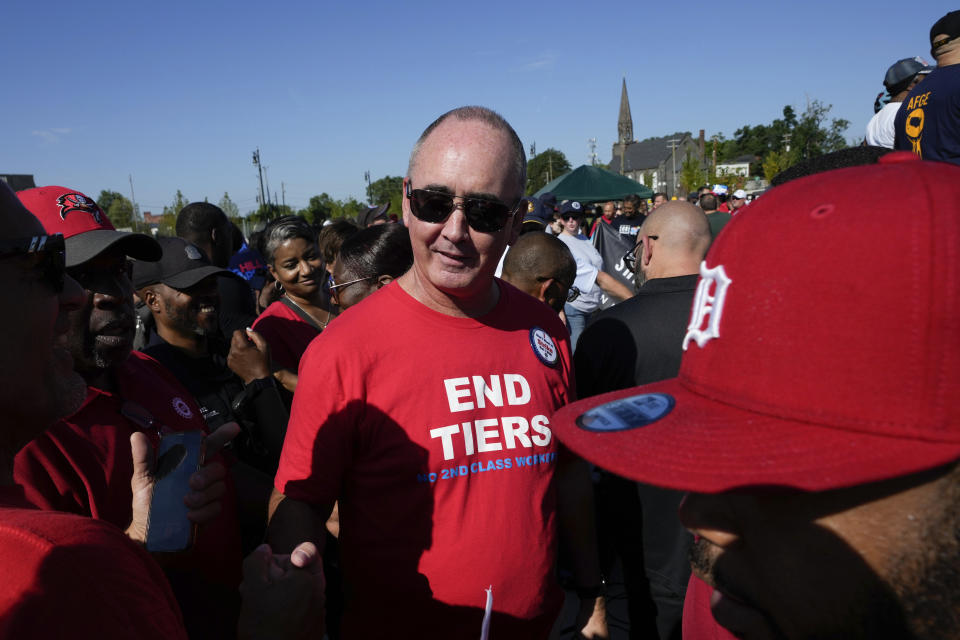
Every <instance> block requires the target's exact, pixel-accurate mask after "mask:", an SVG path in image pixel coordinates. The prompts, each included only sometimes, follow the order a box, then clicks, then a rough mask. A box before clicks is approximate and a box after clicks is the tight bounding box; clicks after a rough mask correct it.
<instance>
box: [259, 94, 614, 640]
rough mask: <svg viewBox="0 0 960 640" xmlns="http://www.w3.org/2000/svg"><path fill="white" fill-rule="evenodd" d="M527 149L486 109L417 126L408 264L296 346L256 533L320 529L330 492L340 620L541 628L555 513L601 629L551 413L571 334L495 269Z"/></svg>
mask: <svg viewBox="0 0 960 640" xmlns="http://www.w3.org/2000/svg"><path fill="white" fill-rule="evenodd" d="M504 159H507V160H506V161H505V160H504ZM525 166H526V163H525V161H524V153H523V146H522V145H521V143H520V140H519V138H517V135H516V133H515V132H514V131H513V129H512V128H511V127H510V125H509V124H508V123H507V122H506V121H505V120H503V118H502V117H500V116H499V115H498V114H496V113H494V112H492V111H490V110H488V109H484V108H481V107H465V108H461V109H456V110H454V111H451V112H449V113H447V114H445V115H444V116H441V117H440V118H439V119H438V120H437V121H436V122H434V124H432V125H431V126H430V127H428V128H427V130H426V131H425V132H424V134H423V135H422V136H421V138H420V140H419V141H418V142H417V144H416V146H415V147H414V152H413V154H412V157H411V161H410V167H409V169H408V173H407V177H406V178H405V180H404V191H405V198H404V201H403V218H404V223H405V224H406V225H407V227H408V228H409V230H410V239H411V244H412V248H413V255H414V263H413V266H412V268H411V269H410V271H408V272H407V273H406V274H404V275H403V276H401V277H400V278H398V279H397V280H395V281H394V282H393V283H391V284H390V285H388V286H386V287H383V288H382V289H380V290H379V291H377V292H376V293H374V294H372V295H371V296H369V297H368V298H366V299H365V300H363V301H362V302H360V303H359V304H357V305H355V306H353V307H351V308H350V309H348V310H347V311H346V312H344V313H343V314H342V315H341V316H339V317H338V318H337V319H336V320H334V321H333V322H331V324H330V325H329V327H328V328H327V330H326V331H324V333H322V334H321V335H320V336H319V337H318V338H317V339H315V340H314V341H313V343H311V345H310V347H309V348H308V349H307V351H306V353H305V355H304V357H303V360H302V362H301V365H300V381H299V384H298V386H297V391H296V394H295V396H294V402H293V410H292V413H291V417H290V425H289V428H288V430H287V438H286V441H285V443H284V448H283V453H282V455H281V459H280V468H279V471H278V473H277V477H276V481H275V493H274V498H273V499H272V500H271V523H270V540H271V542H273V543H275V546H277V547H278V548H279V549H280V550H281V551H283V550H286V549H287V548H289V547H290V546H291V545H292V544H293V543H294V542H296V541H297V540H302V539H307V540H314V541H319V540H320V539H321V534H322V530H323V523H324V521H325V520H326V518H327V516H328V515H329V514H330V512H331V509H332V507H333V505H334V502H335V501H338V504H339V518H340V543H341V562H342V566H343V574H344V586H345V593H346V606H345V612H344V619H343V635H344V637H365V638H366V637H391V638H410V637H427V638H432V637H450V638H461V637H480V638H487V637H491V638H546V637H547V635H548V634H549V632H550V629H551V627H552V624H553V621H554V619H555V617H556V615H557V612H558V610H559V606H560V601H561V595H562V594H561V592H560V590H559V588H558V585H557V584H556V579H555V577H554V575H555V574H554V564H555V560H556V552H557V545H558V536H557V532H558V530H560V531H562V532H564V533H565V534H569V540H568V542H569V549H570V551H571V554H572V556H573V559H572V561H571V564H572V569H573V570H574V573H575V580H576V586H577V587H579V588H580V592H581V596H582V601H583V606H582V607H581V617H580V624H581V626H582V625H584V624H586V623H587V620H588V619H589V620H590V626H587V627H586V628H585V629H584V632H585V634H586V635H587V637H595V635H594V634H597V635H599V636H601V637H605V633H606V623H605V620H604V619H603V616H604V613H603V602H602V599H601V598H599V597H598V596H599V592H600V584H601V582H600V574H599V569H598V562H597V558H596V551H595V540H594V534H593V515H592V505H591V503H590V500H592V495H591V491H590V484H589V478H588V476H587V474H586V468H585V467H584V465H583V464H582V462H581V461H579V460H575V459H573V458H571V457H570V455H569V453H568V452H566V451H565V450H563V449H562V448H558V447H557V445H556V441H555V440H554V438H553V436H552V432H551V428H550V416H551V415H552V413H553V411H554V410H555V409H557V408H558V407H560V406H562V405H563V404H565V403H566V402H568V401H570V400H571V399H572V397H573V392H572V388H571V387H572V379H571V372H570V346H569V338H568V335H567V333H566V330H565V329H564V327H563V325H562V324H561V322H560V320H559V318H558V317H557V315H556V314H555V313H553V312H552V311H551V310H550V309H549V308H548V307H546V306H545V305H543V304H541V303H540V302H538V301H537V300H535V299H533V298H531V297H530V296H527V295H526V294H524V293H522V292H520V291H518V290H517V289H515V288H514V287H512V286H510V285H508V284H506V283H504V282H502V281H500V280H496V279H495V278H494V276H493V273H494V270H495V268H496V265H497V260H498V258H499V257H500V255H501V254H502V253H503V251H504V248H505V247H506V245H507V243H508V241H509V240H515V239H516V237H517V233H518V230H519V227H520V225H521V219H522V214H518V210H520V207H521V205H522V204H523V202H524V201H523V200H522V195H523V185H524V183H525V180H524V167H525ZM384 318H390V320H391V322H393V323H395V324H396V325H397V326H400V327H404V331H403V335H402V336H396V335H393V334H389V333H387V332H384V331H383V320H384ZM334 381H335V382H334ZM588 507H589V508H588ZM374 614H375V615H374Z"/></svg>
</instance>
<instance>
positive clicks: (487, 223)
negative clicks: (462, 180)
mask: <svg viewBox="0 0 960 640" xmlns="http://www.w3.org/2000/svg"><path fill="white" fill-rule="evenodd" d="M407 198H408V199H409V200H410V211H411V212H412V213H413V215H415V216H416V217H417V218H418V219H419V220H423V221H424V222H431V223H435V224H436V223H440V222H444V221H445V220H446V219H447V218H448V217H450V214H451V213H453V210H454V209H455V208H456V207H457V204H456V202H454V198H460V199H461V200H462V202H463V204H462V205H460V207H461V208H462V209H463V215H464V216H466V218H467V224H468V225H470V228H471V229H473V230H474V231H483V232H485V233H493V232H495V231H500V230H501V229H503V227H504V225H506V224H507V220H508V219H509V218H510V216H512V215H513V214H514V213H516V212H517V209H518V208H520V206H521V205H522V204H523V203H524V202H525V200H524V199H523V198H520V199H519V200H518V201H517V202H516V203H514V204H513V205H512V206H510V205H506V204H504V203H502V202H499V201H497V200H484V199H483V198H470V197H466V196H464V197H461V196H455V195H453V194H451V193H447V192H445V191H431V190H429V189H411V188H410V183H409V182H407Z"/></svg>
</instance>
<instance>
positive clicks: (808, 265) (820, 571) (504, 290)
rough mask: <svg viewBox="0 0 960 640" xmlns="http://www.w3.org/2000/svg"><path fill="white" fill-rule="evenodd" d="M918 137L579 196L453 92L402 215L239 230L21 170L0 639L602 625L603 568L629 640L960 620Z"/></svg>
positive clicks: (944, 198) (9, 268) (497, 633)
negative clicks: (743, 174) (745, 178)
mask: <svg viewBox="0 0 960 640" xmlns="http://www.w3.org/2000/svg"><path fill="white" fill-rule="evenodd" d="M958 25H960V12H953V13H951V14H948V16H946V17H945V18H944V19H943V20H941V21H939V22H938V23H937V25H935V27H934V30H933V31H932V32H931V42H932V43H933V45H934V54H935V56H936V57H937V58H938V62H940V64H941V65H945V62H944V60H945V58H943V57H941V56H940V55H939V53H940V52H941V51H942V50H944V49H950V48H951V47H953V46H954V40H955V39H956V38H957V37H958V35H960V26H958ZM958 46H960V45H958ZM898 64H899V63H898ZM901 66H903V65H901ZM943 71H945V72H949V70H948V69H943ZM935 73H938V72H937V71H934V72H933V73H931V74H930V78H929V79H927V80H924V81H923V83H929V82H931V80H933V76H934V74H935ZM911 82H913V83H914V84H913V85H911V87H912V88H904V91H907V93H908V98H907V99H908V100H909V99H910V98H909V96H910V95H913V93H912V91H913V90H914V89H916V88H917V86H922V83H921V84H920V85H918V84H916V83H915V82H914V80H911ZM901 83H902V79H901ZM938 86H939V85H938ZM908 89H910V90H908ZM935 98H936V96H933V97H928V98H927V99H925V100H926V101H925V102H923V105H922V106H921V107H918V108H928V109H929V108H930V107H931V105H934V103H935V102H936V100H935ZM901 111H902V110H901ZM954 115H957V112H956V111H954ZM900 119H901V117H900V115H897V116H896V120H897V121H898V122H899V121H900ZM931 121H932V116H930V117H928V118H927V120H926V125H925V126H927V127H929V126H930V122H931ZM909 122H910V120H909V117H908V119H907V126H908V127H909V126H910V125H909ZM940 122H941V124H940V128H939V129H938V131H939V132H940V134H939V135H938V136H937V137H936V139H937V140H942V139H943V138H944V137H945V132H948V131H949V125H944V124H943V121H942V120H941V121H940ZM927 140H928V139H927V137H926V135H924V137H923V139H922V140H918V141H917V145H918V146H917V147H915V148H912V149H911V150H910V151H912V153H911V152H908V153H904V152H892V151H890V150H889V149H883V148H880V147H878V146H866V147H858V148H854V149H849V150H845V151H844V152H840V153H837V154H831V155H828V156H823V157H820V158H816V159H814V160H812V161H809V162H806V163H801V164H799V165H795V166H794V167H792V168H791V169H790V171H789V172H788V173H785V174H782V175H781V176H779V177H778V179H777V180H776V181H775V184H776V186H774V187H773V188H772V189H771V190H769V192H767V193H765V194H764V195H763V197H762V198H760V199H758V200H757V201H756V202H750V203H747V200H748V199H747V197H746V194H745V193H743V192H740V191H735V192H734V193H732V194H730V197H729V198H727V197H726V195H727V194H726V193H725V192H724V191H723V190H718V189H716V188H711V187H705V188H704V189H701V190H700V192H699V193H697V194H693V195H694V196H695V197H693V198H691V199H692V200H695V202H693V201H687V200H688V199H687V198H683V199H679V200H670V199H668V198H667V197H666V195H665V194H654V196H653V198H651V200H650V202H647V201H646V200H645V199H643V198H639V197H637V196H635V195H628V196H627V197H625V198H623V199H622V200H619V201H609V202H602V203H584V202H578V201H574V200H561V201H560V202H557V199H556V198H555V197H554V196H552V195H551V194H544V195H542V196H541V197H539V198H525V197H524V196H523V189H524V185H525V184H526V180H525V170H526V157H525V154H524V149H523V145H522V144H521V142H520V139H519V137H518V136H517V134H516V132H515V131H514V130H513V128H512V127H511V126H510V124H509V123H507V122H506V120H504V119H503V118H502V117H501V116H500V115H498V114H497V113H495V112H493V111H491V110H489V109H487V108H484V107H462V108H458V109H454V110H452V111H450V112H447V113H445V114H443V115H442V116H440V117H439V118H438V119H437V120H435V121H434V122H433V123H432V124H430V125H429V126H428V127H427V128H426V129H425V130H424V132H423V133H422V135H421V136H420V138H419V139H418V140H417V141H416V143H415V145H414V147H413V150H412V152H411V155H410V160H409V166H408V167H407V170H406V177H405V178H404V181H403V198H402V218H398V219H397V220H396V221H392V220H391V219H390V218H389V216H388V215H387V208H386V207H371V208H369V209H367V210H365V211H364V212H363V213H362V215H361V216H360V218H359V219H358V220H356V221H342V220H341V221H338V222H335V223H332V224H328V225H326V226H322V227H320V228H316V227H314V226H312V225H310V224H309V223H307V222H306V221H305V220H303V219H301V218H298V217H296V216H287V217H283V218H279V219H277V220H273V221H271V222H270V223H269V224H267V225H266V227H265V228H263V229H262V230H260V231H259V232H258V233H257V234H255V237H251V238H244V237H243V235H242V234H241V233H240V232H239V230H238V229H237V228H236V226H235V225H233V224H232V223H231V222H230V220H229V219H228V218H227V217H226V215H224V213H223V211H221V210H220V209H219V208H217V207H216V206H213V205H210V204H207V203H193V204H190V205H188V206H186V207H185V208H184V209H183V210H182V211H180V212H179V215H178V218H177V224H176V233H177V237H159V238H152V237H150V236H149V235H145V234H140V233H134V232H126V231H119V230H117V229H115V228H114V227H113V225H112V224H111V222H110V220H109V219H108V218H107V216H106V215H105V214H104V212H103V211H102V210H101V208H100V207H99V206H98V205H97V204H96V202H94V201H93V200H92V199H90V198H89V197H87V196H86V195H84V194H83V193H82V192H81V191H79V190H76V189H72V188H66V187H59V186H45V187H39V188H34V189H29V190H26V191H21V192H19V193H17V194H14V193H13V192H12V191H10V190H9V188H7V187H6V186H5V185H0V217H2V219H3V221H4V223H5V224H4V225H3V226H2V227H0V234H2V236H3V237H2V242H0V280H2V282H3V284H4V286H3V287H2V289H0V291H2V294H0V295H2V296H4V300H5V302H6V308H7V313H5V314H4V318H3V320H2V322H3V323H4V331H3V332H2V333H0V336H2V337H0V340H2V341H3V344H2V346H3V349H2V351H0V353H2V354H3V356H2V357H3V358H5V360H4V362H5V364H6V366H5V367H4V368H3V371H4V373H3V378H2V384H0V397H2V401H3V403H4V406H5V407H6V411H5V412H4V417H3V418H2V423H3V424H2V426H0V433H2V434H3V437H2V438H0V453H2V454H3V455H2V458H0V460H2V462H3V465H4V466H3V468H2V470H3V477H2V483H0V556H2V558H3V564H4V567H5V569H6V572H5V579H4V581H3V583H2V585H0V637H3V638H22V637H38V638H55V637H80V638H93V637H98V638H100V637H106V638H113V637H146V638H153V637H156V638H165V639H168V638H186V637H191V638H235V637H240V638H321V637H323V636H324V634H326V635H327V636H328V637H330V638H340V637H342V638H347V639H349V638H387V637H389V638H413V637H417V638H439V637H444V638H461V637H463V638H466V637H470V638H475V637H480V638H481V640H488V639H500V638H518V639H519V638H524V639H525V638H548V637H552V638H556V637H560V636H561V635H562V634H568V635H572V636H575V637H585V638H610V637H612V636H613V635H615V632H617V631H619V630H621V629H619V628H615V627H618V626H619V625H620V621H619V620H618V621H617V623H616V625H615V624H614V619H613V616H611V615H608V606H607V605H608V596H610V593H611V591H610V588H611V587H612V586H613V585H612V584H608V580H607V577H608V576H611V575H613V574H614V573H617V574H618V575H620V576H622V588H623V591H624V594H625V598H626V603H627V613H628V616H627V619H628V621H627V622H625V623H624V625H625V626H627V627H628V629H629V631H628V633H629V636H630V637H631V638H664V639H666V638H669V639H674V638H680V637H681V636H682V637H684V638H694V639H703V638H706V639H709V638H729V637H738V638H750V639H754V638H756V639H761V638H770V639H776V638H814V637H816V638H825V637H830V638H957V637H960V597H958V595H957V594H958V591H957V587H958V583H960V467H958V461H960V323H958V322H960V321H958V318H960V288H958V286H957V283H958V282H960V214H958V212H957V211H955V209H956V208H957V206H958V203H960V167H957V166H956V164H957V162H956V160H954V162H953V163H950V162H941V161H934V160H942V159H945V158H942V157H937V156H936V155H935V153H931V152H929V151H928V150H927V147H925V146H924V145H925V144H926V142H927ZM917 156H922V159H921V158H918V157H917ZM864 193H869V194H871V196H872V197H871V198H868V199H865V198H864V197H863V194H864ZM905 203H906V205H907V209H906V210H905V208H904V206H905ZM594 207H596V208H594ZM905 211H906V212H905ZM591 219H592V225H591V224H590V223H591ZM588 228H589V236H588V235H587V234H586V233H584V232H585V230H587V229H588ZM604 243H610V245H609V246H612V247H614V248H613V249H612V250H608V249H603V247H602V246H601V245H603V244H604ZM598 247H600V250H598ZM878 247H890V248H891V251H889V252H888V253H889V255H890V256H891V257H893V256H896V257H897V258H899V259H897V260H893V259H883V258H878V253H877V248H878ZM894 249H899V250H894ZM601 251H603V252H605V253H606V254H608V255H612V256H614V258H613V259H608V258H606V257H605V256H604V255H601ZM135 347H136V348H135ZM191 443H194V444H191ZM200 443H202V444H200ZM191 447H193V448H191ZM691 567H692V569H691ZM565 602H566V606H567V608H569V609H571V621H570V624H569V626H568V627H567V628H565V629H561V628H560V627H561V626H562V625H561V624H559V623H558V616H560V613H561V610H562V608H563V607H564V603H565Z"/></svg>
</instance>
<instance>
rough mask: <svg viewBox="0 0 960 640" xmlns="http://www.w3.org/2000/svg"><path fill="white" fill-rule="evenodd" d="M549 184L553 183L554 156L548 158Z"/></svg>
mask: <svg viewBox="0 0 960 640" xmlns="http://www.w3.org/2000/svg"><path fill="white" fill-rule="evenodd" d="M547 167H548V168H547V182H551V181H553V156H552V155H551V156H547Z"/></svg>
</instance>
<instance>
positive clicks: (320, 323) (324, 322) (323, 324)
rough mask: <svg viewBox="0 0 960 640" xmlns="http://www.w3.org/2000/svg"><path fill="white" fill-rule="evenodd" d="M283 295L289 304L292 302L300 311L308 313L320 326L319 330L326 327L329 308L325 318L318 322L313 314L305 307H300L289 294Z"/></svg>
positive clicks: (328, 319) (328, 320) (328, 318)
mask: <svg viewBox="0 0 960 640" xmlns="http://www.w3.org/2000/svg"><path fill="white" fill-rule="evenodd" d="M285 297H286V299H287V300H289V301H290V304H292V305H293V306H295V307H296V308H297V309H300V311H302V312H303V313H305V314H306V315H308V316H309V317H311V318H313V321H314V322H316V323H317V326H318V327H320V329H321V330H323V329H326V328H327V325H328V324H330V310H329V309H327V317H326V319H325V320H324V321H323V322H320V320H318V319H317V317H316V316H315V315H313V314H312V313H310V312H309V311H307V310H306V309H304V308H303V307H301V306H300V305H299V304H297V301H296V300H294V299H293V298H292V297H291V296H289V295H287V296H285Z"/></svg>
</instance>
